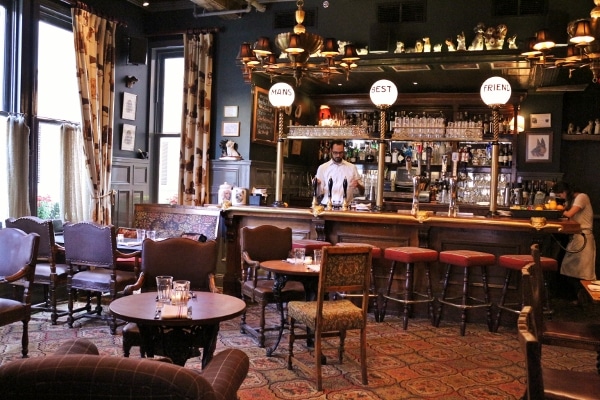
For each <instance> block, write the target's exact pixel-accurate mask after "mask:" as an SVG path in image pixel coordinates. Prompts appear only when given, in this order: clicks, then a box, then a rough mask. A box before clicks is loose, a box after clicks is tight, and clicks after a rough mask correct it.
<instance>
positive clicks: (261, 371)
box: [0, 307, 596, 400]
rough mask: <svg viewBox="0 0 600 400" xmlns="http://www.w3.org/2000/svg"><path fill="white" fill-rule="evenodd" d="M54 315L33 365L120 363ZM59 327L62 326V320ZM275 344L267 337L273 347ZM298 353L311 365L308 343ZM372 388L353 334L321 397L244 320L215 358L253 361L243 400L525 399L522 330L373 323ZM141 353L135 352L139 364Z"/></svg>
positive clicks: (36, 335) (590, 366)
mask: <svg viewBox="0 0 600 400" xmlns="http://www.w3.org/2000/svg"><path fill="white" fill-rule="evenodd" d="M268 311H269V312H268V321H267V322H268V323H276V322H277V320H278V316H277V313H276V312H275V309H274V308H269V309H268ZM248 320H249V321H250V322H256V321H257V320H258V315H257V308H256V307H250V308H249V313H248ZM49 321H50V318H49V314H47V313H37V314H34V315H33V317H32V321H31V322H30V324H29V329H30V334H29V338H30V345H29V356H30V357H42V356H45V355H48V354H52V352H53V351H54V350H55V349H56V348H57V347H58V346H59V344H60V343H61V342H63V341H64V340H66V339H68V338H74V337H84V338H87V339H90V340H91V341H93V342H94V343H95V344H96V345H97V346H98V347H99V349H100V352H101V354H106V355H112V356H115V357H121V356H122V354H123V353H122V349H121V343H122V341H121V339H122V336H121V335H120V332H119V333H118V334H117V335H115V336H113V335H111V334H110V332H109V329H108V326H106V325H105V323H103V322H100V321H91V320H83V321H81V320H80V321H77V323H76V326H75V327H74V328H73V329H70V328H68V327H67V326H66V324H65V323H61V324H59V325H55V326H53V325H51V324H50V322H49ZM59 321H64V317H63V318H62V319H60V320H59ZM273 342H274V336H272V335H271V336H269V337H268V340H267V345H270V344H272V343H273ZM20 343H21V324H12V325H9V326H5V327H0V364H4V363H7V362H10V361H11V360H14V359H17V358H20V356H21V351H20ZM327 343H328V346H327V347H326V349H325V350H324V352H325V355H327V356H329V357H328V359H334V360H335V359H337V357H336V349H335V346H334V345H335V343H336V341H335V340H334V339H331V340H328V341H327ZM296 345H297V346H296V349H295V353H296V355H297V356H299V357H302V358H304V359H305V360H307V361H310V360H311V359H312V349H311V351H310V352H309V351H308V349H307V348H306V346H305V343H304V344H303V343H302V341H297V342H296ZM368 345H369V347H368V353H367V354H368V371H369V385H368V386H363V385H361V383H360V363H359V341H358V336H357V334H356V333H355V332H349V333H348V337H347V339H346V352H345V358H344V362H343V364H337V362H334V363H332V364H328V365H325V366H324V367H323V377H324V380H323V388H324V391H323V392H317V391H316V389H315V383H314V380H313V379H312V377H307V376H305V375H304V374H303V373H302V372H300V371H297V370H292V371H290V370H288V369H287V362H286V355H287V348H288V347H287V335H284V337H283V340H282V342H281V344H280V346H279V348H278V349H277V351H276V352H275V354H274V355H273V356H272V357H267V356H266V355H265V350H264V349H261V348H259V347H257V346H256V343H255V342H254V340H253V339H252V338H251V337H249V336H247V335H243V334H241V333H240V330H239V320H238V319H235V320H231V321H227V322H225V323H222V324H221V331H220V341H219V344H218V347H217V352H218V351H219V350H220V349H222V348H224V347H235V348H239V349H242V350H243V351H245V352H246V353H247V354H248V356H249V357H250V372H249V374H248V377H247V378H246V380H245V382H244V384H243V386H242V387H241V389H240V391H239V398H240V400H249V399H256V400H259V399H260V400H267V399H286V400H294V399H335V400H337V399H345V400H346V399H357V400H358V399H360V400H368V399H444V400H450V399H477V400H479V399H519V398H520V397H521V396H522V395H523V391H524V388H525V385H524V382H525V371H524V362H523V360H524V358H523V355H522V353H521V350H520V349H519V344H518V341H517V338H516V330H511V329H507V328H504V329H502V328H501V330H500V332H499V333H490V332H488V331H487V328H486V326H485V325H482V324H476V323H469V324H468V325H467V333H466V335H465V336H463V337H461V336H460V333H459V327H458V325H457V324H456V323H453V322H452V321H442V323H441V325H440V327H439V328H435V327H432V326H431V324H430V323H429V321H427V320H423V319H416V320H411V321H410V322H409V326H408V330H406V331H404V330H402V328H401V322H400V320H399V319H398V318H397V317H389V316H388V317H386V320H385V322H383V323H376V322H374V320H372V319H371V320H370V321H369V325H368ZM137 352H138V349H137V348H134V349H133V350H132V356H136V355H137V354H138V353H137ZM543 362H544V365H546V366H548V367H553V368H559V369H572V370H581V371H584V370H585V371H595V364H596V355H595V353H593V352H590V351H580V350H573V349H566V348H561V347H550V346H544V351H543ZM186 367H188V368H195V369H200V360H199V359H198V358H194V359H191V360H188V362H187V364H186Z"/></svg>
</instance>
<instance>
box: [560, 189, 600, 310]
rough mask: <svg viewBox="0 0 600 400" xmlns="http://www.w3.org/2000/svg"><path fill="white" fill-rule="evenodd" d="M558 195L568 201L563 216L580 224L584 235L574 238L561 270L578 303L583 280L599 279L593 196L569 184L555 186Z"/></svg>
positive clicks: (570, 295)
mask: <svg viewBox="0 0 600 400" xmlns="http://www.w3.org/2000/svg"><path fill="white" fill-rule="evenodd" d="M554 193H556V196H557V197H559V198H561V199H564V200H565V211H564V212H563V216H564V217H567V218H569V219H571V220H573V221H575V222H577V223H579V225H580V226H581V232H582V233H583V235H571V237H570V239H569V243H568V244H567V248H566V253H565V256H564V258H563V260H562V263H561V266H560V273H561V275H564V276H565V278H566V279H565V280H566V282H567V284H568V286H569V287H570V289H571V290H570V293H569V297H570V300H574V299H577V298H578V297H577V294H578V293H579V290H580V289H582V287H581V283H580V282H579V280H581V279H586V280H595V279H596V242H595V241H594V233H593V231H592V228H593V225H594V211H593V210H592V204H591V202H590V198H589V196H588V195H587V194H585V193H581V192H580V191H578V190H573V189H571V187H570V186H569V184H568V183H566V182H558V183H557V184H556V186H554ZM584 235H585V237H584ZM575 302H577V300H575V301H574V303H575Z"/></svg>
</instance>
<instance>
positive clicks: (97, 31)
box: [72, 3, 117, 225]
mask: <svg viewBox="0 0 600 400" xmlns="http://www.w3.org/2000/svg"><path fill="white" fill-rule="evenodd" d="M77 4H78V6H77V7H73V9H72V14H73V33H74V36H75V53H76V57H77V78H78V81H79V94H80V96H81V114H82V121H83V129H82V133H83V140H84V147H83V148H84V153H85V156H86V158H87V167H88V172H89V174H90V179H91V183H92V199H93V203H92V217H91V219H92V220H93V221H94V222H96V223H99V224H106V225H108V224H110V223H111V215H110V212H111V201H112V190H111V188H110V172H111V167H112V142H113V121H114V105H115V69H114V68H115V30H116V27H117V23H116V22H113V21H108V20H106V19H104V18H101V17H99V16H97V15H94V14H93V13H91V12H90V11H88V10H85V9H82V8H79V4H80V3H77Z"/></svg>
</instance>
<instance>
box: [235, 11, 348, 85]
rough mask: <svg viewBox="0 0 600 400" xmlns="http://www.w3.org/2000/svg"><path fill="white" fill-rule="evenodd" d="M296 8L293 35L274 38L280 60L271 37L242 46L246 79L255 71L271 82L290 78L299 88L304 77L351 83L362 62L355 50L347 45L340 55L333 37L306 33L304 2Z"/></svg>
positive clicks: (286, 34)
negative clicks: (336, 78) (334, 78)
mask: <svg viewBox="0 0 600 400" xmlns="http://www.w3.org/2000/svg"><path fill="white" fill-rule="evenodd" d="M296 6H297V7H298V9H297V10H296V13H295V17H296V26H294V30H293V32H286V33H280V34H278V35H277V37H276V38H275V45H276V46H277V49H279V51H280V52H281V54H282V56H281V57H279V58H277V56H276V55H275V54H274V52H273V49H272V47H271V42H270V40H269V38H268V37H264V36H263V37H260V38H259V39H258V40H257V41H256V42H255V43H254V44H251V43H242V45H241V47H240V53H239V54H238V58H237V59H238V61H240V62H241V64H242V70H243V74H244V78H245V80H246V81H247V82H249V81H250V80H251V78H252V73H253V72H261V73H265V74H267V75H268V76H270V78H271V81H273V80H275V79H276V78H277V77H285V76H291V77H294V79H295V82H296V86H300V84H301V83H302V78H304V77H306V76H310V77H313V78H316V79H319V80H325V81H326V82H328V83H329V80H330V78H331V77H332V76H334V75H339V74H344V75H345V76H346V80H348V79H349V74H350V71H352V69H353V68H355V67H356V61H357V60H358V59H359V57H358V55H357V52H356V47H355V46H354V45H352V44H348V45H346V46H345V48H344V54H340V53H339V51H338V46H337V41H336V40H335V39H334V38H325V39H323V37H321V36H319V35H316V34H314V33H310V32H306V28H305V26H304V25H302V23H303V22H304V17H305V15H306V12H305V11H304V9H303V8H302V7H303V6H304V1H303V0H298V1H297V2H296Z"/></svg>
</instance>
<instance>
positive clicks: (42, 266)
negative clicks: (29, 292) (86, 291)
mask: <svg viewBox="0 0 600 400" xmlns="http://www.w3.org/2000/svg"><path fill="white" fill-rule="evenodd" d="M67 268H68V266H67V265H65V264H56V276H57V277H59V278H62V279H63V280H66V279H67ZM34 281H35V283H42V284H43V283H45V282H47V283H50V264H46V263H37V264H36V266H35V278H34Z"/></svg>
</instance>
